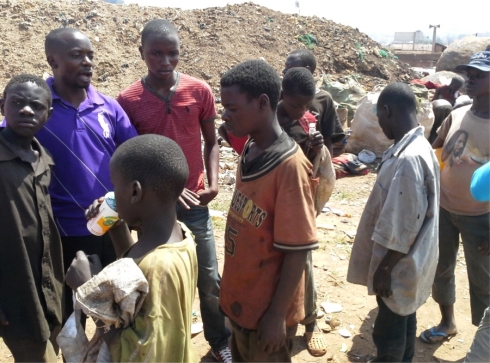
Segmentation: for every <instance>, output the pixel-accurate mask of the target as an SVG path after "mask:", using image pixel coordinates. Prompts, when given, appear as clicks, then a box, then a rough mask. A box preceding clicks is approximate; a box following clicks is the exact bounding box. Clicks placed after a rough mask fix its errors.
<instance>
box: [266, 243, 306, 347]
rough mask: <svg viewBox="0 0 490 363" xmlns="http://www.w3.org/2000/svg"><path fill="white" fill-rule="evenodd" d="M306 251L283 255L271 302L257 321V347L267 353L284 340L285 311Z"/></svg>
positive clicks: (301, 270) (304, 259) (293, 291)
mask: <svg viewBox="0 0 490 363" xmlns="http://www.w3.org/2000/svg"><path fill="white" fill-rule="evenodd" d="M307 254H308V252H307V251H297V252H288V253H285V255H284V262H283V264H282V269H281V275H280V277H279V283H278V285H277V289H276V293H275V294H274V298H273V299H272V303H271V304H270V306H269V308H268V309H267V311H266V313H265V314H264V316H263V317H262V318H261V319H260V321H259V326H258V329H257V332H258V337H259V348H260V349H262V350H263V351H265V352H267V353H268V354H270V353H272V352H275V351H277V350H279V349H280V348H281V347H282V346H283V345H284V344H285V341H286V313H287V310H288V308H289V306H290V305H291V303H292V301H293V298H294V293H295V291H296V289H297V287H298V284H299V283H300V280H301V276H302V275H303V271H304V270H305V265H306V256H307Z"/></svg>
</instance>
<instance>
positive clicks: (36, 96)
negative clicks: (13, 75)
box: [0, 82, 53, 138]
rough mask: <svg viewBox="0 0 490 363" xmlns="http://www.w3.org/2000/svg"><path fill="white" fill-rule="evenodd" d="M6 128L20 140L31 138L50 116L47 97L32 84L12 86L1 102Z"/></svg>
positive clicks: (42, 89) (43, 91)
mask: <svg viewBox="0 0 490 363" xmlns="http://www.w3.org/2000/svg"><path fill="white" fill-rule="evenodd" d="M0 107H1V110H2V114H3V115H4V116H5V119H6V121H7V128H9V129H11V130H12V131H13V132H14V133H15V134H17V135H18V136H20V137H22V138H32V137H33V136H34V135H35V134H36V133H37V132H38V131H39V130H40V129H41V128H42V127H43V126H44V124H45V123H46V121H47V120H48V118H49V116H51V112H52V110H53V109H52V108H51V106H50V105H49V95H48V94H47V92H46V90H45V89H44V88H41V87H39V86H38V85H37V84H35V83H34V82H26V83H21V84H14V85H13V86H11V87H10V89H9V90H8V93H7V97H6V98H5V99H4V100H1V102H0Z"/></svg>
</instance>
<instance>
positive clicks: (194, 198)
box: [178, 188, 201, 209]
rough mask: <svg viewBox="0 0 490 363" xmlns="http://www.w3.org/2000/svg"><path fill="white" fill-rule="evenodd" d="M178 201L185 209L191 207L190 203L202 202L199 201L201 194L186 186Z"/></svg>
mask: <svg viewBox="0 0 490 363" xmlns="http://www.w3.org/2000/svg"><path fill="white" fill-rule="evenodd" d="M178 203H179V204H180V205H182V206H183V207H184V208H185V209H191V207H189V204H190V205H193V206H197V205H200V204H201V202H200V201H199V195H198V194H196V193H194V192H193V191H190V190H189V189H187V188H184V190H183V191H182V194H181V195H180V197H179V200H178Z"/></svg>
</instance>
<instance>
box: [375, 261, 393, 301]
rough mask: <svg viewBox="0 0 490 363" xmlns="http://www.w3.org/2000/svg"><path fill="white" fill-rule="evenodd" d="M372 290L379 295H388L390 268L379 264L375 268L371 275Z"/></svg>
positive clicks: (389, 293) (389, 292)
mask: <svg viewBox="0 0 490 363" xmlns="http://www.w3.org/2000/svg"><path fill="white" fill-rule="evenodd" d="M373 290H374V292H375V293H376V295H378V296H380V297H390V296H391V295H392V294H393V291H391V269H389V268H387V266H382V265H381V264H380V265H379V266H378V268H377V269H376V272H375V273H374V276H373Z"/></svg>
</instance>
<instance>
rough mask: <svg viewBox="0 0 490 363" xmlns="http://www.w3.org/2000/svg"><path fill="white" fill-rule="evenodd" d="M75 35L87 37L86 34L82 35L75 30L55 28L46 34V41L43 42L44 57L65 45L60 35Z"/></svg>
mask: <svg viewBox="0 0 490 363" xmlns="http://www.w3.org/2000/svg"><path fill="white" fill-rule="evenodd" d="M76 33H80V34H83V35H85V36H87V35H86V34H84V33H82V32H81V31H80V30H78V29H75V28H57V29H54V30H51V31H50V32H49V33H48V35H46V39H45V40H44V52H45V53H46V56H48V55H51V54H53V53H56V52H57V51H58V50H59V49H60V48H62V47H64V46H65V45H66V44H65V42H64V41H63V39H62V37H61V35H63V34H76Z"/></svg>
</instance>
